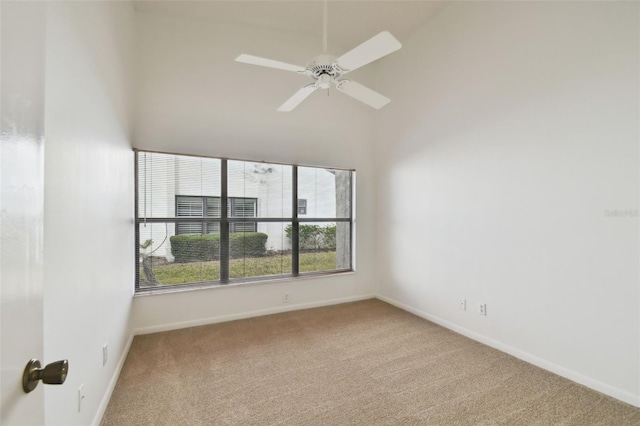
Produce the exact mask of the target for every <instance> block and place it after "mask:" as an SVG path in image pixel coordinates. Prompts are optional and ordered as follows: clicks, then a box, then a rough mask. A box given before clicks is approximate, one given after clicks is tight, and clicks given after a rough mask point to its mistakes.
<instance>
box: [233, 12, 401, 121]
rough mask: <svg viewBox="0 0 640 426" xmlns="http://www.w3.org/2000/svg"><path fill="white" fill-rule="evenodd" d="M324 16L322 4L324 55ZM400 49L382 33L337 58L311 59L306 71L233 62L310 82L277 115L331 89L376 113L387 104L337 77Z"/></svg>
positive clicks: (250, 59) (248, 58) (254, 59)
mask: <svg viewBox="0 0 640 426" xmlns="http://www.w3.org/2000/svg"><path fill="white" fill-rule="evenodd" d="M326 16H327V15H326V3H325V15H324V34H323V40H324V50H325V52H326V39H327V33H326V31H327V30H326V28H327V24H326V22H327V17H326ZM401 47H402V44H400V42H399V41H398V40H397V39H396V38H395V37H394V36H393V35H391V33H390V32H389V31H382V32H381V33H379V34H377V35H375V36H373V37H372V38H370V39H369V40H367V41H365V42H364V43H362V44H360V45H359V46H357V47H355V48H354V49H352V50H350V51H348V52H347V53H345V54H344V55H342V56H340V57H339V58H336V57H335V56H332V55H328V54H326V53H323V54H321V55H318V56H316V57H314V58H313V59H311V60H310V61H309V63H308V64H307V66H306V67H302V66H299V65H292V64H288V63H286V62H280V61H276V60H273V59H267V58H262V57H260V56H253V55H247V54H242V55H240V56H238V57H237V58H236V61H237V62H242V63H245V64H251V65H259V66H263V67H267V68H275V69H280V70H284V71H293V72H296V73H299V74H304V75H306V76H308V77H309V78H311V79H312V80H313V83H311V84H307V85H306V86H304V87H303V88H301V89H300V90H298V91H297V92H296V93H294V95H293V96H291V97H290V98H289V99H288V100H287V101H286V102H285V103H284V104H282V105H281V106H280V107H279V108H278V111H280V112H289V111H292V110H293V109H294V108H295V107H297V106H298V105H299V104H300V103H301V102H302V101H304V100H305V99H306V98H307V97H308V96H309V95H311V94H312V93H313V92H315V91H316V90H318V89H323V90H328V89H329V88H330V87H331V86H332V85H333V86H335V88H336V89H337V90H338V91H339V92H342V93H344V94H345V95H348V96H351V97H352V98H354V99H357V100H358V101H360V102H363V103H365V104H367V105H369V106H370V107H372V108H375V109H380V108H382V107H383V106H385V105H386V104H388V103H389V102H390V101H391V100H390V99H389V98H387V97H385V96H383V95H381V94H380V93H378V92H376V91H374V90H371V89H369V88H368V87H365V86H363V85H362V84H360V83H357V82H355V81H352V80H348V79H341V77H342V76H343V75H345V74H347V73H349V72H351V71H354V70H356V69H358V68H360V67H363V66H365V65H367V64H369V63H371V62H373V61H375V60H377V59H380V58H382V57H383V56H387V55H388V54H390V53H393V52H395V51H396V50H398V49H400V48H401Z"/></svg>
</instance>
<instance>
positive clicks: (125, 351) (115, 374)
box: [91, 334, 134, 426]
mask: <svg viewBox="0 0 640 426" xmlns="http://www.w3.org/2000/svg"><path fill="white" fill-rule="evenodd" d="M133 337H134V335H133V334H131V335H130V336H129V339H128V340H127V343H126V345H125V347H124V349H123V351H122V355H120V359H119V360H118V365H116V369H115V371H114V372H113V375H112V376H111V381H110V382H109V386H108V387H107V390H106V391H105V393H104V396H103V397H102V401H101V402H100V406H99V407H98V411H97V412H96V416H95V417H94V418H93V421H92V422H91V424H92V425H93V426H98V425H100V422H101V421H102V417H103V416H104V412H105V411H106V410H107V406H108V405H109V401H110V400H111V394H112V393H113V390H114V389H115V387H116V383H118V378H119V377H120V372H121V371H122V367H124V362H125V361H126V359H127V355H129V349H131V343H133Z"/></svg>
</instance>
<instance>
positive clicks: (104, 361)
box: [102, 343, 109, 367]
mask: <svg viewBox="0 0 640 426" xmlns="http://www.w3.org/2000/svg"><path fill="white" fill-rule="evenodd" d="M108 360H109V347H108V345H107V344H106V343H105V344H104V346H103V347H102V366H103V367H104V366H105V365H107V361H108Z"/></svg>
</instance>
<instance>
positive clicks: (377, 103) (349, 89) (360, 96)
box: [336, 80, 391, 109]
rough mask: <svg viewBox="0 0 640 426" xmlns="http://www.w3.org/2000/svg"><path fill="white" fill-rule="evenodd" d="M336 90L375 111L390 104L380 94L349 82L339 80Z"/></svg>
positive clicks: (389, 100) (388, 100) (387, 99)
mask: <svg viewBox="0 0 640 426" xmlns="http://www.w3.org/2000/svg"><path fill="white" fill-rule="evenodd" d="M336 89H338V90H339V91H341V92H342V93H344V94H346V95H349V96H351V97H352V98H354V99H357V100H359V101H360V102H364V103H365V104H367V105H369V106H370V107H372V108H375V109H380V108H382V107H383V106H385V105H386V104H388V103H389V102H391V99H389V98H387V97H386V96H382V95H381V94H380V93H378V92H375V91H373V90H371V89H369V88H368V87H365V86H363V85H362V84H360V83H356V82H355V81H351V80H340V81H339V82H338V84H337V85H336Z"/></svg>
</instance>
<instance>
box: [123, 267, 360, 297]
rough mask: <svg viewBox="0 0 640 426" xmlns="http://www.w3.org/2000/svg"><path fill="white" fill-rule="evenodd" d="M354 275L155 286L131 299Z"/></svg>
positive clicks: (337, 273)
mask: <svg viewBox="0 0 640 426" xmlns="http://www.w3.org/2000/svg"><path fill="white" fill-rule="evenodd" d="M355 273H356V272H355V271H353V270H342V271H335V272H329V273H327V272H319V273H313V272H311V273H306V274H304V275H299V276H297V277H292V276H278V277H274V278H267V279H264V278H262V279H255V280H248V281H240V280H233V281H231V282H229V283H228V284H220V283H213V284H212V283H196V284H178V285H173V286H157V287H149V288H145V289H141V290H137V291H136V292H135V293H134V294H133V297H145V296H155V295H158V294H168V293H182V292H185V291H200V290H215V289H221V288H231V287H245V286H254V285H264V284H276V283H283V282H292V281H307V280H312V279H318V278H329V277H336V276H345V275H354V274H355Z"/></svg>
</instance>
